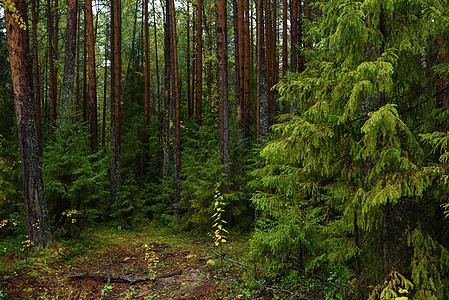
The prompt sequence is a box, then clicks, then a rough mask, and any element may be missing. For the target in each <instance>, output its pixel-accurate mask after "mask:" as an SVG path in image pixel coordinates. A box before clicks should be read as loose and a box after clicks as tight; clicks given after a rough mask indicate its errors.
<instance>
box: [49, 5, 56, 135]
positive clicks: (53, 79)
mask: <svg viewBox="0 0 449 300" xmlns="http://www.w3.org/2000/svg"><path fill="white" fill-rule="evenodd" d="M47 27H48V55H49V57H48V61H49V66H50V99H51V101H50V103H51V105H50V106H51V125H52V126H53V127H56V118H57V108H56V106H57V103H58V94H57V77H56V70H55V66H54V58H55V46H54V45H55V44H57V41H54V40H55V31H54V29H53V14H52V10H51V0H47Z"/></svg>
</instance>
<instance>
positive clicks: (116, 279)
mask: <svg viewBox="0 0 449 300" xmlns="http://www.w3.org/2000/svg"><path fill="white" fill-rule="evenodd" d="M181 274H182V271H175V272H171V273H168V274H164V275H160V276H156V277H154V276H143V277H128V276H120V275H118V276H112V275H111V274H110V273H109V271H108V272H107V275H98V274H76V275H70V276H67V278H69V279H93V280H98V281H106V283H107V285H109V283H110V282H128V283H129V284H133V283H137V282H142V281H151V282H155V281H156V280H158V279H160V278H168V277H172V276H176V275H181Z"/></svg>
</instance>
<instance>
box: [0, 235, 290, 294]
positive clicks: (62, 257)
mask: <svg viewBox="0 0 449 300" xmlns="http://www.w3.org/2000/svg"><path fill="white" fill-rule="evenodd" d="M239 239H240V240H239V241H237V240H236V241H230V242H229V243H228V244H226V246H225V248H224V251H225V253H226V254H227V255H228V256H227V257H231V258H232V257H233V258H234V259H235V257H239V256H240V257H242V256H244V253H245V252H246V251H247V249H246V247H247V243H246V242H245V240H244V238H242V237H240V238H239ZM210 240H211V238H209V237H206V238H204V240H199V239H198V238H194V237H191V236H189V235H187V234H176V235H173V234H172V233H167V231H165V232H160V230H159V231H158V230H157V229H154V228H145V230H143V231H139V232H131V231H125V230H118V229H97V230H95V231H92V232H91V233H89V234H84V235H83V236H82V238H81V239H78V240H71V241H66V242H58V241H53V242H52V244H51V245H50V246H49V247H48V248H47V249H45V250H42V251H40V252H37V253H28V254H24V253H23V252H20V251H19V252H13V253H11V254H10V255H8V256H4V257H3V261H1V262H0V266H1V268H0V299H4V298H7V299H249V298H251V299H269V298H272V297H268V295H267V294H266V293H265V292H261V291H259V292H258V291H257V290H256V291H254V290H252V291H251V292H249V291H248V290H247V289H246V288H245V287H244V284H243V281H242V280H243V279H242V276H243V269H242V268H241V267H240V266H238V265H236V264H233V263H230V262H228V261H221V260H220V259H219V258H218V257H217V256H216V255H215V254H214V253H213V252H211V251H210V250H212V248H213V251H217V252H219V251H220V250H218V249H217V247H212V246H209V247H211V248H208V247H207V246H206V244H209V245H210V244H211V242H210ZM231 240H232V239H231ZM5 251H6V249H5ZM282 298H283V297H282ZM284 299H285V298H284Z"/></svg>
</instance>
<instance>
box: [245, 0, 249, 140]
mask: <svg viewBox="0 0 449 300" xmlns="http://www.w3.org/2000/svg"><path fill="white" fill-rule="evenodd" d="M249 12H250V11H249V0H244V47H245V59H244V64H245V65H244V72H245V74H244V78H245V79H244V101H245V103H244V108H245V109H244V112H245V113H244V119H245V139H246V146H247V147H248V148H249V147H250V143H251V141H250V134H251V131H250V129H251V102H250V63H251V60H250V57H251V54H250V47H251V45H250V40H251V37H250V32H249V23H250V21H249V18H250V13H249Z"/></svg>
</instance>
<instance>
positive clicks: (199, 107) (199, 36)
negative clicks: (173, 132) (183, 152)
mask: <svg viewBox="0 0 449 300" xmlns="http://www.w3.org/2000/svg"><path fill="white" fill-rule="evenodd" d="M196 25H197V28H196V59H195V64H196V68H195V69H196V78H195V81H196V123H197V125H198V127H199V126H201V124H202V111H203V1H202V0H198V3H197V24H196Z"/></svg>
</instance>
